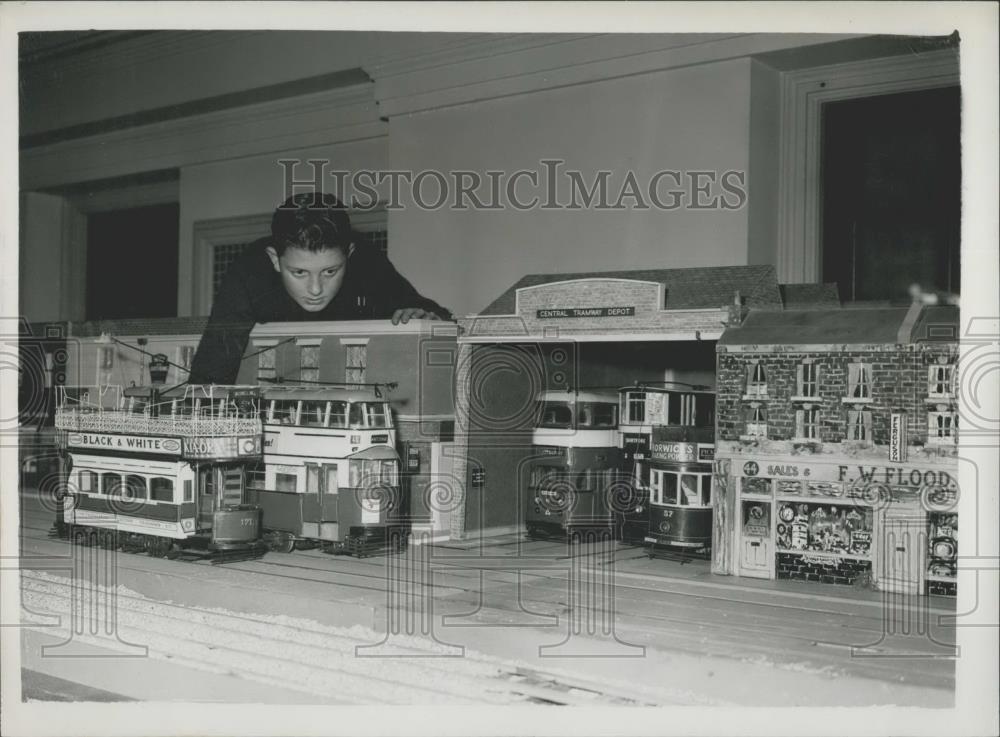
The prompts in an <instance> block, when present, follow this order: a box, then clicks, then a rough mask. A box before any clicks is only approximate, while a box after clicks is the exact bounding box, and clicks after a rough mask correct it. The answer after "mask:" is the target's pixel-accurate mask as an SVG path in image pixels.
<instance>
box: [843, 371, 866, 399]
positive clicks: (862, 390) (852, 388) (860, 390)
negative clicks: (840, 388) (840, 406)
mask: <svg viewBox="0 0 1000 737" xmlns="http://www.w3.org/2000/svg"><path fill="white" fill-rule="evenodd" d="M847 396H848V398H850V399H871V396H872V367H871V366H869V365H868V364H867V363H851V364H848V366H847Z"/></svg>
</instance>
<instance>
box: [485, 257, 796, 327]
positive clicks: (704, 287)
mask: <svg viewBox="0 0 1000 737" xmlns="http://www.w3.org/2000/svg"><path fill="white" fill-rule="evenodd" d="M576 279H634V280H636V281H650V282H659V283H660V284H662V285H663V286H664V287H665V290H666V296H665V299H664V309H667V310H687V309H700V308H711V307H724V306H726V305H731V304H733V299H734V296H735V294H736V292H737V291H738V292H739V293H740V296H741V297H742V298H743V301H744V305H746V306H748V307H774V308H780V307H781V292H780V290H779V289H778V279H777V276H776V274H775V271H774V267H773V266H769V265H763V266H708V267H694V268H688V269H637V270H634V271H584V272H577V273H572V274H528V275H526V276H524V277H522V278H521V279H520V280H518V282H517V283H516V284H514V285H513V286H511V287H510V288H509V289H507V290H506V291H505V292H504V293H503V294H501V295H500V296H499V297H498V298H497V299H495V300H494V301H493V302H492V303H490V305H489V306H487V307H486V308H485V309H484V310H483V311H482V312H480V313H479V314H480V315H512V314H514V312H515V311H516V309H517V290H518V289H523V288H524V287H535V286H540V285H542V284H553V283H556V282H562V281H573V280H576Z"/></svg>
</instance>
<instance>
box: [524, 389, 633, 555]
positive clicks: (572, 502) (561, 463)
mask: <svg viewBox="0 0 1000 737" xmlns="http://www.w3.org/2000/svg"><path fill="white" fill-rule="evenodd" d="M532 444H533V454H532V459H531V461H530V462H529V466H528V483H527V504H526V510H525V526H526V528H527V532H528V535H529V536H531V537H540V536H544V535H550V534H553V533H557V534H565V533H567V532H572V531H574V530H576V529H581V528H607V529H611V528H613V527H614V525H615V516H614V509H613V498H614V493H615V484H616V483H617V481H618V477H619V473H620V469H621V464H622V461H621V450H620V449H619V447H618V402H617V398H616V397H615V396H614V395H613V394H602V393H599V392H586V391H579V392H573V391H546V392H542V393H541V394H540V395H539V396H538V398H537V422H536V424H535V427H534V430H533V433H532Z"/></svg>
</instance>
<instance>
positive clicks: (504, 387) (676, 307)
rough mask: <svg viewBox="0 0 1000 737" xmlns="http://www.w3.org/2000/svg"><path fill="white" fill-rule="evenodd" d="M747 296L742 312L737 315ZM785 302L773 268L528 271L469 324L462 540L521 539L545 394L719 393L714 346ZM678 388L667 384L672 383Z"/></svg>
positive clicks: (462, 417)
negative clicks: (661, 385) (749, 311)
mask: <svg viewBox="0 0 1000 737" xmlns="http://www.w3.org/2000/svg"><path fill="white" fill-rule="evenodd" d="M737 298H738V299H739V301H740V303H741V306H740V308H739V309H736V310H734V309H733V305H734V301H735V300H736V299H737ZM781 305H782V288H781V287H780V286H779V284H778V280H777V277H776V274H775V270H774V267H772V266H764V265H762V266H719V267H705V268H687V269H646V270H634V271H622V272H590V273H576V274H529V275H527V276H524V277H523V278H521V279H520V280H518V281H517V282H516V283H515V284H513V285H512V286H511V287H510V288H508V289H507V290H505V291H504V292H503V293H502V294H500V295H499V296H498V297H496V298H495V299H494V300H493V301H492V302H491V303H490V304H489V306H487V307H486V308H485V309H484V310H482V311H481V312H479V313H478V314H476V315H472V316H469V317H466V318H463V319H460V320H459V326H460V328H461V332H460V336H459V340H458V342H459V359H458V369H457V374H456V387H455V396H456V435H455V442H456V445H457V446H458V447H457V448H456V455H457V456H458V458H459V459H460V462H464V464H465V468H460V469H458V470H457V471H456V475H458V476H459V477H460V478H465V479H466V481H467V485H466V494H465V500H464V505H463V508H462V509H461V514H458V513H456V514H454V515H453V516H452V523H453V524H452V534H453V537H455V536H463V535H477V534H494V533H503V532H519V531H521V530H522V529H523V523H524V519H525V516H526V511H527V510H526V509H525V506H526V499H527V492H526V490H527V487H528V484H529V479H528V476H529V470H530V469H529V466H530V460H529V459H530V456H531V454H532V452H533V451H532V440H531V438H532V425H533V422H534V421H535V418H536V412H535V408H536V405H535V402H536V399H537V398H538V397H539V396H541V394H542V392H558V391H563V392H566V391H567V390H573V391H593V390H596V391H604V392H608V393H610V394H611V395H612V396H614V401H617V395H618V389H620V388H622V387H626V386H632V385H634V384H637V383H642V382H649V383H651V384H652V385H656V384H655V383H656V382H665V381H672V382H681V383H682V384H687V385H699V386H704V387H706V388H708V389H709V390H714V388H715V360H716V356H715V341H717V340H718V338H719V337H720V336H721V335H722V333H723V330H724V329H725V327H726V325H727V324H728V323H729V322H730V321H731V320H732V319H734V315H735V316H736V317H737V318H738V315H739V313H740V310H742V309H746V308H748V307H761V308H763V307H773V308H778V309H780V307H781ZM668 386H669V385H668Z"/></svg>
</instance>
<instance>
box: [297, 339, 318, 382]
mask: <svg viewBox="0 0 1000 737" xmlns="http://www.w3.org/2000/svg"><path fill="white" fill-rule="evenodd" d="M299 381H304V382H318V381H319V345H300V346H299Z"/></svg>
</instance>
